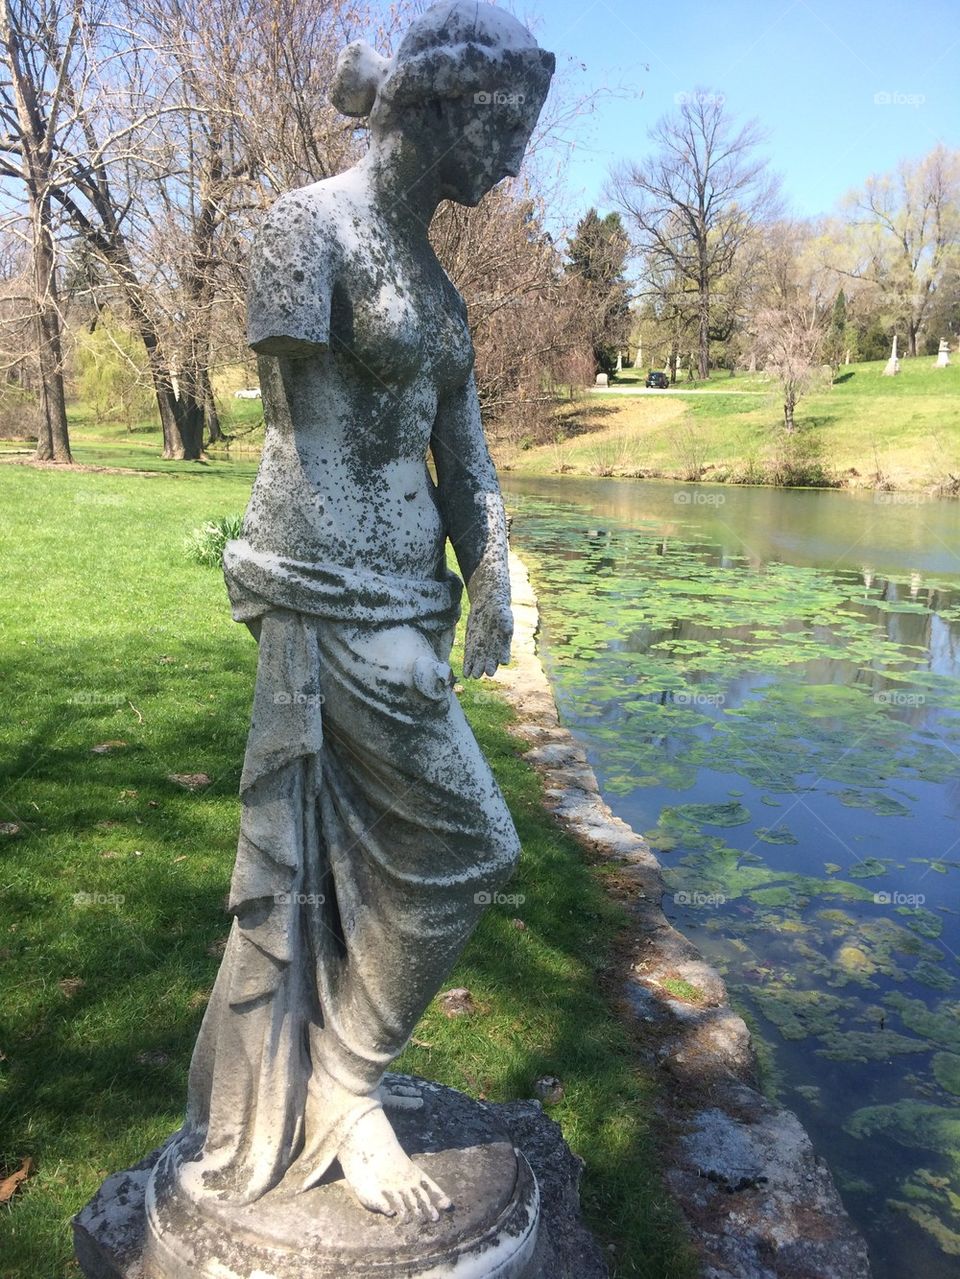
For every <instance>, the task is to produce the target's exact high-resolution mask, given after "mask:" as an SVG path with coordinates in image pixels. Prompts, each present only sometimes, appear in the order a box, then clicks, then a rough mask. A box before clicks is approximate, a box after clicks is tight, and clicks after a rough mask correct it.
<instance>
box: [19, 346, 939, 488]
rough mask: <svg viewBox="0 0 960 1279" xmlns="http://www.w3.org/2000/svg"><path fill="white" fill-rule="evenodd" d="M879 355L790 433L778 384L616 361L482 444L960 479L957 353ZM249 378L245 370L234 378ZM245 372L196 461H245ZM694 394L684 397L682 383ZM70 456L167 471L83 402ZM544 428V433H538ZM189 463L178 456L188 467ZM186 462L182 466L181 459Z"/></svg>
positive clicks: (542, 457) (562, 461)
mask: <svg viewBox="0 0 960 1279" xmlns="http://www.w3.org/2000/svg"><path fill="white" fill-rule="evenodd" d="M883 368H884V362H883V361H878V362H875V363H870V364H851V365H850V366H849V367H846V368H843V369H841V371H840V375H839V378H838V380H837V382H836V383H835V384H834V385H833V386H828V385H825V384H821V385H820V386H818V387H816V388H814V389H813V390H811V391H810V392H809V394H807V395H806V396H805V397H804V398H803V399H802V400H801V402H800V404H799V407H798V411H797V430H796V432H795V434H794V435H793V436H792V437H788V436H786V435H785V434H784V432H783V428H782V421H783V412H782V407H781V402H780V392H779V387H778V386H777V384H776V383H775V382H774V381H773V380H771V379H770V378H768V377H766V376H765V375H764V374H753V375H747V374H740V375H738V376H736V377H734V378H731V377H730V376H729V374H727V373H725V372H716V373H714V374H713V375H712V377H711V378H710V379H709V381H707V382H684V381H681V382H678V384H677V386H676V388H672V389H671V390H669V391H664V392H660V393H658V394H655V395H630V394H627V391H628V390H629V389H631V388H632V389H636V388H637V387H642V385H643V377H644V370H634V369H625V370H624V371H623V373H622V374H621V375H619V376H618V377H617V378H615V379H614V380H613V382H612V387H613V389H612V390H611V391H610V392H609V393H603V392H601V393H599V394H595V393H594V392H592V391H589V392H584V393H583V394H582V395H581V396H580V398H579V399H577V400H572V401H565V402H562V403H561V404H560V405H559V406H558V408H557V410H556V415H555V421H554V424H553V426H552V427H548V428H547V430H546V431H545V433H544V435H545V437H546V438H548V439H549V440H550V442H547V443H542V444H539V445H537V444H533V445H531V446H530V447H526V448H521V449H518V448H517V447H516V446H515V445H503V446H497V445H495V446H494V453H495V456H496V460H497V462H498V464H499V465H500V466H501V467H502V468H503V469H507V470H514V471H517V472H519V473H522V474H532V475H548V474H557V473H560V472H563V473H569V474H573V475H628V476H629V475H636V476H662V477H669V478H678V479H684V480H690V479H697V478H702V479H708V480H713V481H718V480H720V481H729V482H733V483H754V484H769V483H779V484H842V485H847V486H852V487H868V488H875V487H890V488H905V489H911V488H912V489H935V488H939V489H942V490H945V491H948V492H955V491H956V490H957V489H958V487H960V481H956V482H955V481H954V479H953V477H960V356H954V363H953V364H952V365H951V366H950V367H949V368H947V369H937V368H934V360H933V358H932V357H931V356H923V357H920V358H917V359H915V360H904V361H902V363H901V369H902V372H901V373H900V375H899V376H898V377H895V378H888V377H884V376H883ZM247 376H248V377H249V374H247ZM243 379H244V370H242V369H241V368H239V367H238V368H237V369H235V370H231V371H230V373H229V376H225V377H224V378H223V379H221V384H220V385H218V388H217V390H218V393H219V395H220V397H221V405H222V410H223V412H222V421H223V429H224V430H225V431H226V432H227V433H228V434H229V435H231V436H232V437H233V438H232V441H231V444H230V447H229V449H226V448H223V447H218V448H217V449H215V450H212V451H211V452H210V454H209V455H208V458H207V460H206V461H205V462H203V463H201V464H200V465H201V466H204V467H209V469H210V470H213V471H216V470H218V469H222V470H225V471H229V472H231V473H235V472H236V471H237V470H238V469H239V470H240V471H246V470H247V469H250V470H253V469H255V466H256V461H257V458H258V455H259V448H260V443H261V441H262V438H263V430H262V412H263V410H262V406H261V404H260V402H259V400H237V399H234V398H233V391H234V390H235V389H236V388H237V386H239V385H241V384H243ZM691 391H692V392H694V394H690V392H691ZM69 416H70V432H71V441H72V445H73V453H74V458H75V460H76V461H77V462H80V463H82V464H84V465H87V466H121V467H132V468H135V469H149V470H153V471H178V472H182V471H183V470H184V468H185V464H184V463H183V462H163V461H161V459H160V451H161V447H162V437H161V434H160V428H159V424H157V423H155V422H153V421H150V420H147V421H144V422H141V423H138V424H136V425H135V426H134V427H133V429H132V430H130V429H128V428H127V427H126V426H124V425H123V424H121V423H118V422H111V421H98V420H97V419H96V417H95V415H94V414H93V412H92V411H91V408H90V406H89V405H88V404H86V403H85V402H83V401H81V400H76V401H74V402H73V403H72V404H71V406H70V410H69ZM551 437H552V439H551ZM31 452H32V446H31V445H30V444H29V443H26V442H24V441H19V442H16V441H3V440H0V458H2V457H3V456H4V455H5V454H10V453H22V454H25V455H29V454H30V453H31ZM189 465H191V464H186V466H187V469H189ZM193 465H195V464H193Z"/></svg>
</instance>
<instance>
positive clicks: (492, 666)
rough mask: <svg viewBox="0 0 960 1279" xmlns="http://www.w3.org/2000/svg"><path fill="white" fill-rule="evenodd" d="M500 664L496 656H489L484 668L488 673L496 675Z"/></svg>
mask: <svg viewBox="0 0 960 1279" xmlns="http://www.w3.org/2000/svg"><path fill="white" fill-rule="evenodd" d="M498 664H499V663H498V662H497V659H496V658H495V657H488V658H487V662H486V665H485V666H484V668H483V669H484V670H485V671H486V673H487V674H488V675H496V673H497V666H498Z"/></svg>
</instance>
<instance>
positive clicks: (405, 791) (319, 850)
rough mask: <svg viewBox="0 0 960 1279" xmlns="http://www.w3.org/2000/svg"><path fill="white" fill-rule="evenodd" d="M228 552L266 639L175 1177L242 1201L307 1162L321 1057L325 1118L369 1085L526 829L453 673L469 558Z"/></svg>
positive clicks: (241, 544)
mask: <svg viewBox="0 0 960 1279" xmlns="http://www.w3.org/2000/svg"><path fill="white" fill-rule="evenodd" d="M224 570H225V576H226V580H227V587H228V590H229V594H230V599H231V604H232V608H233V616H234V618H235V619H236V620H237V621H242V622H246V623H248V624H250V625H251V629H252V630H254V633H255V634H257V635H258V642H259V656H258V664H257V677H256V688H255V692H254V700H253V713H252V717H251V726H250V732H249V736H248V740H247V747H246V753H245V757H244V763H243V772H242V777H241V786H240V792H241V800H242V810H241V822H240V838H239V843H238V851H237V861H236V865H235V868H234V873H233V879H232V882H231V889H230V899H229V906H230V910H231V911H232V912H233V914H234V916H235V919H234V923H233V927H232V930H231V934H230V938H229V941H228V944H227V949H226V952H225V954H224V958H223V963H222V965H221V969H220V973H219V975H218V978H217V982H216V985H215V987H214V991H213V994H212V997H211V1000H210V1004H209V1007H208V1010H207V1014H206V1016H205V1018H204V1022H203V1026H202V1028H201V1031H200V1035H199V1037H198V1040H197V1046H196V1049H195V1051H194V1058H193V1063H192V1065H191V1073H190V1085H189V1102H188V1113H187V1124H186V1128H185V1136H188V1137H189V1138H190V1142H189V1144H190V1147H191V1149H193V1150H194V1152H195V1153H194V1155H193V1156H192V1157H191V1159H190V1161H189V1162H187V1163H185V1164H183V1165H182V1167H181V1179H182V1181H183V1182H184V1184H185V1185H186V1186H188V1188H190V1189H191V1191H192V1193H194V1194H195V1195H196V1196H197V1197H201V1196H208V1197H209V1196H211V1195H212V1196H213V1197H214V1198H219V1197H227V1198H229V1199H231V1200H234V1201H235V1200H240V1201H243V1202H249V1201H252V1200H254V1199H256V1198H258V1197H259V1196H260V1195H262V1194H263V1193H265V1192H266V1191H267V1190H269V1189H271V1188H272V1187H274V1186H276V1185H277V1184H278V1183H279V1182H280V1181H281V1180H282V1179H283V1178H284V1176H285V1175H286V1173H287V1172H288V1171H289V1170H290V1168H291V1167H292V1165H293V1164H294V1163H295V1162H296V1160H297V1157H298V1155H299V1153H300V1151H301V1149H302V1146H303V1140H304V1114H305V1110H306V1108H307V1106H308V1104H310V1105H312V1104H314V1099H313V1098H312V1095H308V1093H309V1090H308V1084H309V1082H310V1080H311V1078H313V1080H314V1090H313V1091H314V1092H315V1091H316V1088H315V1085H316V1079H317V1078H318V1077H326V1078H328V1079H332V1080H335V1081H336V1084H337V1089H336V1092H337V1097H338V1100H337V1101H336V1103H335V1105H334V1106H333V1107H332V1109H331V1113H330V1115H329V1117H328V1118H327V1119H323V1120H322V1122H321V1130H322V1126H323V1123H327V1122H328V1123H329V1126H330V1132H331V1133H333V1132H334V1131H335V1130H336V1125H338V1124H342V1122H343V1119H344V1113H345V1112H343V1113H334V1112H335V1109H336V1106H337V1105H339V1106H340V1107H341V1111H342V1109H343V1107H344V1106H346V1107H347V1108H349V1105H350V1103H351V1101H352V1102H354V1103H355V1104H358V1105H359V1104H364V1099H367V1101H368V1100H369V1097H370V1095H371V1092H372V1091H374V1090H375V1089H376V1086H377V1083H378V1082H379V1079H380V1077H381V1076H382V1073H383V1071H384V1069H385V1068H386V1067H387V1065H388V1064H389V1062H390V1061H391V1060H392V1059H393V1057H394V1056H395V1055H396V1054H397V1053H398V1052H399V1051H400V1050H401V1049H402V1047H403V1045H404V1043H405V1042H406V1039H407V1038H408V1037H409V1035H410V1034H411V1033H412V1030H413V1027H414V1025H415V1023H416V1021H417V1019H418V1018H419V1016H420V1015H421V1013H422V1011H423V1008H424V1007H425V1006H426V1004H427V1003H428V1002H429V1000H430V999H431V998H432V996H433V994H434V993H435V991H436V989H437V986H438V983H439V982H440V981H442V980H443V978H444V977H445V976H446V974H447V973H448V972H449V969H450V968H451V967H452V965H453V963H454V962H455V960H456V957H457V955H458V954H459V952H460V950H461V949H462V946H463V944H464V942H465V941H466V938H467V937H468V936H469V934H470V932H471V931H472V929H473V927H474V925H475V923H476V921H477V919H478V918H479V915H480V914H481V912H482V909H483V904H484V902H485V901H486V900H489V894H490V893H491V892H492V891H495V889H496V888H497V887H498V886H499V884H500V883H502V882H503V880H504V879H505V878H506V877H507V875H509V873H510V870H511V869H512V867H513V865H514V863H515V860H516V857H517V855H518V853H519V843H518V841H517V837H516V832H515V830H514V828H513V824H512V821H511V819H510V814H509V812H508V811H507V809H506V805H505V804H504V802H503V799H502V796H501V795H500V792H499V790H498V788H497V786H496V783H495V781H494V780H493V777H492V775H491V774H490V771H489V768H488V766H487V764H486V761H485V760H484V759H483V756H482V754H481V752H480V750H479V748H478V747H477V744H476V742H475V740H474V738H473V735H472V733H471V732H470V729H469V726H468V725H467V723H466V720H465V719H464V717H463V714H462V711H461V710H460V707H459V704H458V703H457V701H456V698H454V697H452V695H451V685H452V677H451V676H450V672H449V666H448V665H447V658H448V657H449V651H450V645H451V643H452V639H453V634H454V629H455V627H456V622H457V618H458V616H459V612H460V598H461V591H462V583H461V582H460V580H459V578H457V577H456V576H455V575H454V574H452V573H449V572H446V571H444V572H443V573H442V574H441V575H440V576H438V577H437V578H436V579H423V580H420V579H409V578H404V577H399V576H390V575H388V574H381V573H373V572H368V571H364V570H360V569H357V568H354V567H347V566H339V565H330V564H309V563H304V562H301V561H296V560H292V559H289V558H286V557H282V556H277V555H270V554H265V553H263V552H259V551H257V550H256V549H255V548H253V547H252V546H250V545H249V543H247V542H245V541H243V540H238V541H233V542H230V543H228V545H227V549H226V552H225V554H224ZM320 1104H321V1105H322V1099H321V1103H320ZM311 1114H312V1115H313V1116H314V1119H313V1126H314V1129H316V1117H315V1114H316V1112H315V1111H312V1112H311ZM308 1127H309V1125H308ZM308 1140H312V1139H311V1138H310V1135H309V1133H308ZM327 1145H328V1146H329V1149H328V1150H327V1153H326V1155H325V1156H324V1158H332V1157H333V1154H334V1153H335V1148H334V1145H333V1143H327ZM322 1146H323V1143H321V1147H322ZM323 1148H324V1149H326V1147H323ZM303 1171H304V1170H302V1169H298V1172H297V1174H296V1175H297V1176H298V1179H299V1181H300V1182H302V1181H303V1177H302V1176H301V1175H300V1174H301V1173H302V1172H303ZM306 1171H308V1172H310V1173H311V1174H313V1179H314V1180H315V1178H316V1173H317V1169H316V1168H312V1169H309V1170H306Z"/></svg>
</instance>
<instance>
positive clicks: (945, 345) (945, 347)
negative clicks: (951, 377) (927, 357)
mask: <svg viewBox="0 0 960 1279" xmlns="http://www.w3.org/2000/svg"><path fill="white" fill-rule="evenodd" d="M933 367H934V368H935V369H946V368H949V367H950V343H949V342H948V341H947V339H946V338H941V339H940V346H939V347H938V348H937V359H936V363H935V364H934V366H933Z"/></svg>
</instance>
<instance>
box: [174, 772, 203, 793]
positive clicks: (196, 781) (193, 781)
mask: <svg viewBox="0 0 960 1279" xmlns="http://www.w3.org/2000/svg"><path fill="white" fill-rule="evenodd" d="M167 781H168V782H176V784H177V785H178V786H182V787H183V788H184V789H185V790H200V789H201V787H203V786H209V785H210V778H209V777H208V776H207V775H206V773H167Z"/></svg>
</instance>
